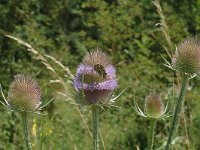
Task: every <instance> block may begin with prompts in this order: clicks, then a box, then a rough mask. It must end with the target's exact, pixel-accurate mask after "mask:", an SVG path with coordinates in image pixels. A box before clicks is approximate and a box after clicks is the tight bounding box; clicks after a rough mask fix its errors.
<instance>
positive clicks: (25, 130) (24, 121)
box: [22, 113, 32, 150]
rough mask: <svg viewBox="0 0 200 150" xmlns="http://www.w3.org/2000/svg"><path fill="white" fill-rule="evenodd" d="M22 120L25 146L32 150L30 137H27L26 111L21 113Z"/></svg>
mask: <svg viewBox="0 0 200 150" xmlns="http://www.w3.org/2000/svg"><path fill="white" fill-rule="evenodd" d="M22 122H23V128H24V136H25V141H26V148H27V150H32V147H31V142H30V137H29V133H28V126H27V114H26V113H22Z"/></svg>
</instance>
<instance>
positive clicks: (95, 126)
mask: <svg viewBox="0 0 200 150" xmlns="http://www.w3.org/2000/svg"><path fill="white" fill-rule="evenodd" d="M92 114H93V149H94V150H98V149H99V145H98V144H99V143H98V142H99V135H98V128H99V107H98V106H97V105H93V106H92Z"/></svg>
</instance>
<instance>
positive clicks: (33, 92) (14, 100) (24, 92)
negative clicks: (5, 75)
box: [0, 74, 53, 113]
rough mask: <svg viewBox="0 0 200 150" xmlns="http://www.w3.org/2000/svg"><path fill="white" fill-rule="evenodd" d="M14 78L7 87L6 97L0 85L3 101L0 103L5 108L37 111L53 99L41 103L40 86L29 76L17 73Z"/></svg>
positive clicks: (25, 111)
mask: <svg viewBox="0 0 200 150" xmlns="http://www.w3.org/2000/svg"><path fill="white" fill-rule="evenodd" d="M14 78H15V79H14V81H13V82H12V83H11V85H10V87H9V91H8V97H7V99H6V98H5V96H4V94H3V91H2V87H1V85H0V90H1V94H2V96H3V98H4V102H1V103H2V104H3V105H4V106H5V107H6V108H8V109H10V110H12V111H19V112H24V113H27V112H34V113H39V112H38V110H41V109H42V108H44V107H45V106H47V105H48V104H49V103H50V102H51V101H52V100H53V99H51V100H50V101H48V102H47V103H46V104H43V105H42V102H41V90H40V87H39V85H38V84H37V82H36V81H35V80H34V79H32V78H31V76H29V75H23V74H19V75H16V76H14ZM41 105H42V106H41Z"/></svg>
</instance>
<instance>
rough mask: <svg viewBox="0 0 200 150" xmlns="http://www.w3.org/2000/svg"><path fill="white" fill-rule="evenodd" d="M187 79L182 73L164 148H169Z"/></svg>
mask: <svg viewBox="0 0 200 150" xmlns="http://www.w3.org/2000/svg"><path fill="white" fill-rule="evenodd" d="M187 81H188V77H187V76H186V75H184V77H183V81H182V85H181V91H180V94H179V98H178V101H177V103H176V108H175V112H174V115H173V119H172V126H171V129H170V133H169V137H168V140H167V145H166V147H165V150H168V149H169V146H170V143H171V140H172V136H173V133H174V130H175V129H176V125H177V122H178V114H179V113H180V111H181V107H182V105H183V103H184V96H185V92H186V85H187Z"/></svg>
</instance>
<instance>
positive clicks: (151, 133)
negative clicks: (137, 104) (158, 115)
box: [148, 119, 156, 150]
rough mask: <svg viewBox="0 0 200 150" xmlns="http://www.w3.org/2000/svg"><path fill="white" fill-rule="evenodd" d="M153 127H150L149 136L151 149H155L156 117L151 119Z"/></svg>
mask: <svg viewBox="0 0 200 150" xmlns="http://www.w3.org/2000/svg"><path fill="white" fill-rule="evenodd" d="M150 124H151V127H150V136H149V140H150V141H149V148H148V149H149V150H153V144H154V133H155V128H156V119H151V121H150Z"/></svg>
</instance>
